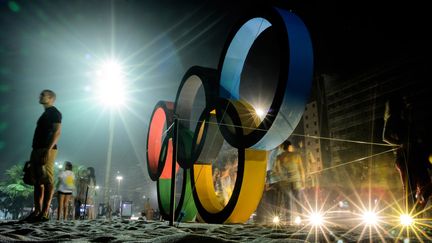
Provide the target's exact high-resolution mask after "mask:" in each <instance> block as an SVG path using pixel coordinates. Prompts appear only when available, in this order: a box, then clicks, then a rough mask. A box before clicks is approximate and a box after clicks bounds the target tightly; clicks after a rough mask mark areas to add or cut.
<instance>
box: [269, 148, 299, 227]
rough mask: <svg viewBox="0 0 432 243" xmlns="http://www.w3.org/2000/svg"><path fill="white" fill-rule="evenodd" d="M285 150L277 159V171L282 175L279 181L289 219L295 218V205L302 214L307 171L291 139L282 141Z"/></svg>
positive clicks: (282, 203) (282, 200)
mask: <svg viewBox="0 0 432 243" xmlns="http://www.w3.org/2000/svg"><path fill="white" fill-rule="evenodd" d="M282 149H283V152H282V153H281V154H279V155H278V156H277V159H276V164H275V166H276V173H277V174H278V175H279V177H280V182H279V183H278V186H279V190H280V196H281V198H280V199H281V205H283V206H284V207H285V209H286V210H287V211H288V215H287V219H288V220H290V219H291V218H293V212H294V210H293V207H292V206H293V205H295V206H296V210H297V214H300V215H301V214H302V211H303V210H302V206H301V204H300V191H301V190H302V189H303V188H304V185H305V173H304V168H303V161H302V158H301V156H300V154H299V153H298V152H296V151H295V149H294V146H293V145H292V144H291V142H290V141H288V140H285V141H284V142H283V143H282Z"/></svg>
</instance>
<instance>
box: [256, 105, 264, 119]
mask: <svg viewBox="0 0 432 243" xmlns="http://www.w3.org/2000/svg"><path fill="white" fill-rule="evenodd" d="M255 113H256V114H257V116H258V117H259V118H261V119H264V117H265V115H266V114H265V112H264V110H263V109H261V108H258V107H257V108H255Z"/></svg>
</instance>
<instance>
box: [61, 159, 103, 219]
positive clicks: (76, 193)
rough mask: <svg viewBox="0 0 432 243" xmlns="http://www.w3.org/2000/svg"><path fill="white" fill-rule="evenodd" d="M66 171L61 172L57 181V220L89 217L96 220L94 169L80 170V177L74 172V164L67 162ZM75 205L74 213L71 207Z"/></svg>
mask: <svg viewBox="0 0 432 243" xmlns="http://www.w3.org/2000/svg"><path fill="white" fill-rule="evenodd" d="M64 167H65V169H64V170H63V171H60V172H59V175H58V181H57V186H56V188H57V198H58V209H57V220H60V219H64V220H67V219H69V218H75V219H80V218H84V217H85V216H87V218H88V219H95V218H96V214H95V208H94V198H95V195H96V190H95V189H96V176H95V170H94V168H93V167H88V168H85V169H81V170H78V173H77V174H78V175H77V176H75V173H74V172H73V170H72V163H71V162H69V161H66V162H65V166H64ZM70 205H74V207H73V208H74V212H71V211H70V208H69V206H70Z"/></svg>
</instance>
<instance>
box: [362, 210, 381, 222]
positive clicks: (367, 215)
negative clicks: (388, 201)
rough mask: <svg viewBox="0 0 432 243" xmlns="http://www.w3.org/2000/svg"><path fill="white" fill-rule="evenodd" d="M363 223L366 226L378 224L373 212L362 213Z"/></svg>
mask: <svg viewBox="0 0 432 243" xmlns="http://www.w3.org/2000/svg"><path fill="white" fill-rule="evenodd" d="M362 218H363V222H364V223H365V224H368V225H375V224H377V223H378V216H377V214H376V213H375V212H373V211H366V212H363V216H362Z"/></svg>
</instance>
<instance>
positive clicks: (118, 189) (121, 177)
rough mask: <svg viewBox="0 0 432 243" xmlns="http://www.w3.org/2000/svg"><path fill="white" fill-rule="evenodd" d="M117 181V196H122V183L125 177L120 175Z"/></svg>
mask: <svg viewBox="0 0 432 243" xmlns="http://www.w3.org/2000/svg"><path fill="white" fill-rule="evenodd" d="M116 179H117V181H118V188H117V194H118V195H120V182H121V181H122V180H123V176H121V175H118V176H117V177H116Z"/></svg>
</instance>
